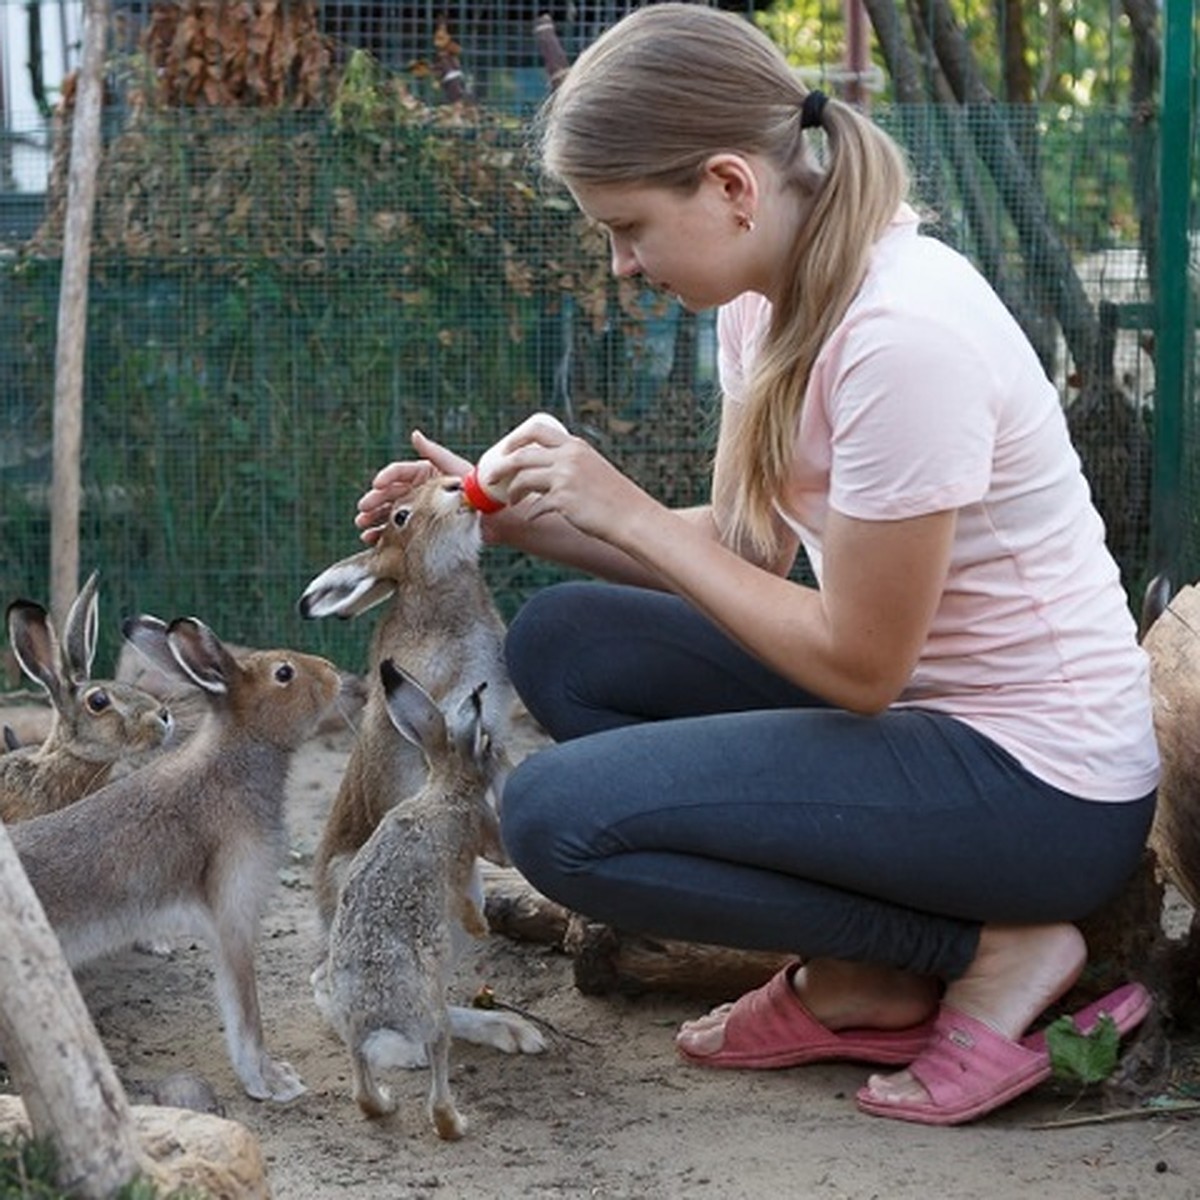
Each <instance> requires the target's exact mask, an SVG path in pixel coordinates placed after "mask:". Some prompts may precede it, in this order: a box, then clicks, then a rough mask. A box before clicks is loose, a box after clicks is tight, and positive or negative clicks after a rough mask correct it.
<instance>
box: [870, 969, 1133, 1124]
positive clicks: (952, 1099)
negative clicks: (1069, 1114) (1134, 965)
mask: <svg viewBox="0 0 1200 1200" xmlns="http://www.w3.org/2000/svg"><path fill="white" fill-rule="evenodd" d="M1151 1006H1152V1000H1151V997H1150V993H1149V992H1148V991H1147V990H1146V989H1145V988H1144V987H1143V986H1142V985H1141V984H1140V983H1129V984H1126V985H1125V986H1124V987H1120V988H1118V989H1117V990H1116V991H1114V992H1110V993H1109V994H1108V995H1107V996H1105V997H1104V998H1103V999H1102V1000H1097V1001H1096V1002H1095V1003H1094V1004H1089V1005H1088V1006H1087V1007H1086V1008H1084V1009H1082V1010H1080V1011H1079V1012H1078V1013H1076V1014H1075V1015H1074V1017H1073V1020H1074V1021H1075V1026H1076V1028H1077V1029H1078V1030H1079V1032H1080V1033H1083V1034H1087V1033H1090V1032H1091V1031H1092V1029H1093V1028H1094V1027H1095V1025H1096V1023H1097V1022H1098V1021H1099V1020H1100V1017H1101V1016H1102V1015H1107V1016H1109V1017H1111V1018H1112V1019H1113V1022H1114V1023H1115V1024H1116V1026H1117V1029H1118V1030H1119V1031H1120V1032H1121V1033H1122V1034H1125V1033H1128V1032H1129V1031H1130V1030H1131V1029H1134V1028H1135V1027H1136V1026H1137V1025H1139V1024H1140V1023H1141V1022H1142V1021H1143V1020H1144V1019H1145V1017H1146V1015H1147V1014H1148V1013H1149V1011H1150V1009H1151ZM935 1026H936V1028H935V1032H934V1036H933V1037H932V1038H931V1039H930V1041H929V1044H928V1045H927V1046H926V1048H925V1049H924V1051H922V1053H921V1055H920V1057H918V1058H916V1059H915V1060H914V1061H913V1062H912V1063H910V1064H909V1067H908V1070H909V1072H910V1073H911V1074H912V1076H913V1078H914V1079H916V1080H917V1081H918V1082H919V1083H920V1084H921V1085H922V1086H923V1087H924V1088H925V1090H926V1091H927V1092H928V1093H929V1098H928V1099H927V1100H901V1101H888V1100H883V1099H880V1098H879V1097H878V1096H876V1095H875V1094H874V1093H873V1092H871V1090H870V1089H869V1088H867V1087H864V1088H860V1089H859V1092H858V1095H857V1103H858V1107H859V1108H860V1109H862V1111H863V1112H866V1113H870V1114H871V1115H872V1116H876V1117H892V1118H894V1119H895V1120H898V1121H916V1122H919V1123H920V1124H922V1125H961V1124H963V1123H965V1122H967V1121H974V1120H975V1119H976V1118H978V1117H982V1116H984V1115H986V1114H987V1113H990V1112H992V1111H994V1110H995V1109H997V1108H999V1107H1001V1105H1004V1104H1007V1103H1008V1102H1009V1101H1010V1100H1015V1099H1016V1098H1017V1097H1018V1096H1021V1095H1023V1094H1024V1093H1025V1092H1028V1091H1030V1090H1032V1089H1033V1088H1035V1087H1036V1086H1037V1085H1038V1084H1039V1083H1043V1082H1044V1081H1045V1080H1047V1079H1049V1078H1050V1072H1051V1065H1050V1054H1049V1051H1048V1049H1047V1047H1046V1037H1045V1034H1044V1033H1043V1032H1041V1031H1038V1032H1037V1033H1032V1034H1029V1035H1027V1036H1026V1037H1024V1038H1022V1039H1021V1040H1020V1041H1019V1042H1014V1041H1012V1040H1010V1039H1009V1038H1006V1037H1003V1036H1002V1035H1001V1034H999V1033H997V1032H996V1031H995V1030H994V1029H993V1028H992V1027H991V1026H990V1025H985V1024H984V1023H983V1022H982V1021H979V1020H976V1019H975V1018H974V1017H969V1016H967V1015H966V1013H961V1012H958V1011H957V1010H956V1009H953V1008H950V1007H949V1006H948V1005H945V1004H943V1005H942V1008H941V1011H940V1012H939V1013H938V1016H937V1020H936V1022H935Z"/></svg>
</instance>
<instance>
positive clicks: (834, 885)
mask: <svg viewBox="0 0 1200 1200" xmlns="http://www.w3.org/2000/svg"><path fill="white" fill-rule="evenodd" d="M537 132H538V135H539V146H540V152H541V162H542V165H543V167H544V169H545V171H546V173H547V174H548V175H549V176H550V177H551V178H552V179H555V180H558V181H560V182H561V183H563V184H565V185H566V187H567V188H569V190H570V191H571V193H572V195H573V196H574V198H575V201H576V202H577V204H578V205H579V207H580V209H581V210H582V211H583V212H584V213H585V214H586V215H587V216H588V217H590V218H591V219H593V220H594V221H596V222H598V223H600V224H601V225H602V226H603V227H604V228H605V229H606V230H607V232H608V235H609V239H610V242H611V249H612V267H613V271H614V273H616V274H618V275H623V276H633V275H640V276H642V277H644V279H645V280H646V281H647V282H648V283H649V284H652V285H655V286H657V287H660V288H662V289H664V290H665V291H667V292H669V293H671V294H673V295H674V296H676V297H677V298H678V299H679V301H680V302H681V303H682V304H683V305H685V306H686V307H688V308H690V309H696V310H699V309H708V308H713V307H717V308H719V317H718V331H719V344H720V377H721V383H722V389H723V406H722V414H721V427H720V434H719V440H718V445H717V449H716V455H715V463H714V473H713V486H712V499H711V504H709V505H708V506H706V507H703V508H699V509H695V510H689V511H672V510H668V509H667V508H665V507H663V506H662V505H660V504H659V503H657V502H656V501H655V500H654V499H653V498H652V497H651V496H649V495H647V494H646V493H645V492H644V491H643V490H641V489H640V488H639V487H638V486H636V485H635V484H634V483H632V482H631V481H630V480H629V479H627V478H625V477H624V476H623V475H621V474H620V473H619V472H618V471H617V470H616V469H615V468H614V467H613V466H612V465H611V464H610V463H608V462H607V461H606V460H605V459H603V458H602V457H601V456H600V455H599V454H598V453H597V452H596V451H595V450H594V449H592V448H591V447H590V446H589V445H588V444H587V443H585V442H584V441H582V440H580V439H578V438H575V437H571V436H570V435H568V434H563V433H558V432H555V431H553V430H545V429H541V430H538V429H534V430H531V432H530V434H529V439H528V441H527V442H526V443H525V444H524V445H523V446H522V447H521V448H520V449H519V450H517V452H516V453H515V454H514V455H513V457H512V458H511V460H510V463H509V467H510V472H509V476H508V479H507V482H508V484H509V488H510V496H511V497H512V500H513V503H512V504H511V506H510V507H509V508H507V509H505V510H504V511H502V512H500V513H497V514H495V515H492V516H488V517H485V518H484V521H485V527H486V536H487V537H488V538H489V539H490V540H492V541H494V542H506V543H509V544H511V545H514V546H518V547H522V548H524V549H526V550H528V551H530V552H532V553H535V554H539V555H542V556H545V557H548V558H551V559H554V560H557V561H560V562H563V563H568V564H572V565H574V566H577V567H582V568H584V569H586V570H588V571H590V572H592V573H593V574H595V575H597V576H600V577H603V578H604V579H605V580H607V581H609V582H605V583H600V582H584V583H572V584H564V585H561V586H557V587H553V588H549V589H547V590H546V591H544V592H542V593H540V594H538V595H537V596H535V597H534V598H533V599H532V600H531V601H530V602H529V603H528V604H527V605H526V606H525V607H524V609H523V610H522V611H521V612H520V613H519V614H518V615H517V617H516V619H515V621H514V622H513V625H512V628H511V630H510V633H509V639H508V660H509V665H510V669H511V672H512V676H513V679H514V682H515V683H516V685H517V687H518V689H519V691H520V693H521V695H522V696H523V698H524V700H525V701H526V703H527V704H528V706H529V708H530V710H531V712H532V713H533V715H534V716H535V717H537V718H538V720H539V721H541V722H542V724H543V725H544V726H545V728H546V729H547V730H548V731H549V732H550V733H551V734H552V735H553V737H554V738H555V739H556V742H557V744H556V745H554V746H552V747H550V748H548V749H547V750H545V751H543V752H541V753H539V754H536V755H534V756H532V757H530V758H528V759H527V760H526V761H525V762H524V763H523V764H522V765H521V766H520V767H519V768H518V769H517V771H516V772H515V773H514V774H513V776H512V777H511V779H510V781H509V783H508V785H507V787H506V790H505V795H504V812H503V829H504V836H505V840H506V843H507V847H508V850H509V852H510V854H511V855H512V858H513V860H514V861H515V862H516V864H517V865H518V866H519V867H520V868H521V870H522V871H523V872H524V873H525V874H526V875H527V876H528V878H529V879H530V880H531V881H532V882H533V883H534V884H535V885H536V886H537V887H538V888H540V889H541V890H542V891H543V892H545V893H546V894H547V895H549V896H552V897H554V898H555V899H556V900H558V901H560V902H561V903H563V904H565V905H568V906H570V907H571V908H574V909H576V910H578V911H581V912H584V913H586V914H588V915H589V916H591V917H592V918H594V919H597V920H600V921H605V922H608V923H610V924H613V925H616V926H621V927H624V928H627V929H636V930H641V931H645V932H649V933H653V934H657V935H660V936H666V937H673V938H680V939H689V940H695V941H702V942H708V943H721V944H726V945H730V946H737V947H743V948H755V949H772V950H785V951H794V952H795V953H796V955H797V956H798V961H797V962H796V963H793V964H792V965H791V966H790V967H789V968H788V969H787V970H786V971H784V972H781V973H780V975H779V976H777V977H776V978H775V979H774V980H772V981H771V982H770V983H769V984H767V985H765V986H764V987H763V988H760V989H758V990H757V991H755V992H753V993H751V994H750V995H749V996H747V997H743V998H742V1000H740V1001H739V1002H737V1003H736V1004H733V1005H726V1006H723V1007H721V1008H719V1009H717V1010H715V1011H714V1012H712V1013H710V1014H708V1015H707V1016H704V1017H701V1018H700V1019H698V1020H696V1021H692V1022H690V1023H688V1024H686V1025H685V1026H684V1027H683V1028H682V1029H681V1030H680V1032H679V1034H678V1035H677V1045H678V1049H679V1051H680V1053H681V1054H682V1055H683V1056H684V1058H685V1059H687V1060H688V1061H689V1062H692V1063H697V1064H705V1065H711V1066H718V1067H780V1066H793V1065H800V1064H803V1063H806V1062H813V1061H818V1060H821V1059H853V1060H861V1061H864V1062H871V1063H877V1064H883V1065H885V1066H886V1065H891V1066H893V1067H902V1068H904V1069H901V1070H896V1071H892V1072H887V1073H879V1074H875V1075H872V1076H870V1078H869V1079H868V1080H867V1082H866V1083H865V1085H864V1087H863V1088H862V1089H861V1091H860V1092H859V1093H858V1104H859V1106H860V1107H861V1108H862V1109H863V1110H865V1111H867V1112H870V1113H873V1114H877V1115H881V1116H889V1117H897V1118H902V1119H906V1120H913V1121H923V1122H929V1123H934V1124H951V1123H957V1122H961V1121H966V1120H970V1119H972V1118H974V1117H977V1116H980V1115H982V1114H983V1113H986V1112H988V1111H991V1110H992V1109H994V1108H996V1107H997V1106H999V1105H1001V1104H1003V1103H1005V1102H1007V1101H1008V1100H1010V1099H1012V1098H1013V1097H1014V1096H1016V1095H1019V1094H1021V1093H1022V1092H1024V1091H1027V1090H1028V1089H1029V1088H1031V1087H1033V1086H1034V1085H1035V1084H1037V1083H1038V1082H1040V1081H1041V1080H1043V1079H1045V1078H1046V1077H1047V1076H1048V1075H1049V1073H1050V1063H1049V1056H1048V1053H1047V1050H1046V1047H1045V1043H1044V1040H1043V1039H1041V1038H1040V1036H1039V1035H1036V1034H1034V1035H1027V1031H1028V1029H1029V1028H1030V1026H1031V1025H1032V1024H1033V1023H1034V1022H1035V1020H1036V1019H1037V1018H1038V1017H1039V1015H1040V1014H1042V1013H1043V1012H1044V1011H1045V1010H1046V1009H1047V1008H1048V1007H1049V1006H1050V1005H1052V1004H1053V1003H1054V1002H1055V1001H1056V1000H1057V999H1058V998H1059V997H1060V996H1061V995H1063V994H1064V993H1065V992H1066V991H1067V989H1068V988H1070V986H1071V985H1072V984H1073V983H1074V982H1075V980H1076V979H1077V977H1078V976H1079V974H1080V971H1081V970H1082V968H1083V965H1084V962H1085V959H1086V947H1085V945H1084V942H1083V938H1082V936H1081V935H1080V933H1079V930H1078V929H1077V927H1076V925H1075V924H1074V923H1073V922H1075V921H1077V920H1078V919H1079V918H1081V917H1083V916H1085V915H1086V914H1087V913H1089V912H1091V911H1092V910H1094V909H1096V908H1097V907H1098V906H1099V905H1101V904H1102V903H1103V902H1104V901H1105V900H1107V899H1108V898H1110V897H1111V896H1113V894H1114V893H1115V892H1116V891H1117V890H1118V889H1119V888H1120V886H1121V884H1122V883H1123V881H1124V880H1125V879H1126V878H1127V877H1128V875H1129V873H1130V871H1131V870H1132V868H1133V867H1134V866H1135V864H1136V863H1137V861H1138V857H1139V854H1140V851H1141V849H1142V846H1143V844H1144V841H1145V837H1146V834H1147V831H1148V829H1149V826H1150V822H1151V818H1152V815H1153V809H1154V799H1155V786H1156V783H1157V777H1158V758H1157V752H1156V748H1155V742H1154V736H1153V728H1152V722H1151V709H1150V692H1149V683H1148V670H1147V661H1146V659H1145V657H1144V655H1143V653H1142V651H1141V650H1140V649H1139V647H1138V646H1137V644H1136V635H1135V628H1134V623H1133V620H1132V617H1131V615H1130V613H1129V611H1128V606H1127V603H1126V598H1125V596H1124V594H1123V592H1122V589H1121V586H1120V583H1119V578H1118V572H1117V568H1116V566H1115V564H1114V562H1113V560H1112V558H1111V557H1110V555H1109V554H1108V552H1107V551H1106V549H1105V544H1104V530H1103V527H1102V524H1101V521H1100V519H1099V517H1098V516H1097V514H1096V512H1095V510H1094V509H1093V507H1092V505H1091V503H1090V500H1089V493H1088V488H1087V484H1086V482H1085V480H1084V478H1083V475H1082V474H1081V471H1080V464H1079V460H1078V458H1077V456H1076V454H1075V453H1074V451H1073V449H1072V447H1071V444H1070V441H1069V439H1068V435H1067V430H1066V425H1065V422H1064V419H1063V414H1062V412H1061V409H1060V406H1059V403H1058V399H1057V396H1056V394H1055V391H1054V389H1053V387H1052V386H1051V384H1050V383H1049V382H1048V381H1047V378H1046V375H1045V373H1044V372H1043V370H1042V368H1041V366H1040V365H1039V362H1038V360H1037V358H1036V356H1035V354H1034V352H1033V350H1032V348H1031V347H1030V345H1029V343H1028V342H1027V341H1026V339H1025V338H1024V336H1023V335H1022V333H1021V331H1020V329H1019V327H1018V326H1017V324H1016V323H1015V322H1014V321H1013V319H1012V317H1011V316H1010V315H1009V313H1008V312H1007V311H1006V310H1005V308H1004V307H1003V305H1002V304H1001V303H1000V302H999V300H998V299H997V298H996V296H995V295H994V294H993V292H992V291H991V290H990V289H989V287H988V285H987V284H986V283H985V281H984V280H983V279H982V278H981V277H980V276H979V275H978V274H977V273H976V271H975V270H974V269H973V268H972V267H971V266H970V265H969V264H968V263H967V262H966V260H965V259H963V258H962V257H960V256H959V255H958V254H956V253H955V252H953V251H952V250H950V249H948V248H947V247H946V246H945V245H943V244H942V243H940V242H938V241H936V240H934V239H932V238H927V237H923V236H922V235H921V233H920V231H919V228H918V218H917V216H916V214H915V213H914V212H913V210H912V209H911V208H910V207H909V206H908V204H907V203H906V193H907V188H908V178H907V173H906V169H905V165H904V161H903V157H902V155H901V154H900V152H899V151H898V149H897V147H896V146H895V144H894V143H893V142H892V141H890V140H889V139H888V138H887V137H886V136H885V135H884V133H883V132H882V131H881V130H880V129H878V128H877V127H876V126H874V125H873V124H872V123H871V122H870V121H869V120H867V119H866V118H864V117H863V116H861V115H860V114H858V113H857V112H856V111H854V110H853V109H852V108H851V107H849V106H847V105H844V104H841V103H839V102H838V101H836V100H832V99H827V98H826V97H825V96H824V95H822V94H821V93H820V92H817V91H807V90H806V89H805V87H804V86H803V85H802V84H801V83H800V82H799V80H798V79H797V77H796V76H795V74H794V73H793V72H792V71H791V70H790V69H789V67H788V66H787V64H786V62H785V60H784V59H783V57H782V56H781V55H780V54H779V53H778V51H777V49H776V48H775V47H774V46H773V45H772V43H771V42H770V41H769V39H767V38H766V37H765V36H763V35H762V34H761V33H759V32H758V31H757V30H755V28H754V27H753V26H752V25H750V24H749V23H748V22H746V21H744V20H743V19H742V18H740V17H737V16H732V15H728V14H725V13H722V12H719V11H717V10H714V9H710V8H707V7H704V6H701V5H688V4H672V3H665V4H655V5H652V6H649V7H646V8H642V9H639V10H637V11H635V12H634V13H633V14H632V15H630V16H628V17H626V18H625V19H623V20H622V21H620V22H619V23H617V24H616V25H615V26H613V27H612V28H611V29H610V30H608V31H607V32H606V33H605V34H604V35H603V36H602V37H600V38H599V39H598V40H597V41H596V42H595V43H594V44H593V45H592V46H591V47H590V48H589V49H588V50H587V51H586V52H585V53H583V54H582V55H581V56H580V57H579V59H578V61H577V62H576V63H575V64H574V66H573V67H572V68H571V70H570V72H569V73H568V75H567V77H566V78H565V80H564V81H563V83H562V84H561V86H560V87H559V89H558V90H557V92H555V93H554V94H553V96H552V97H551V98H550V99H549V101H548V102H547V105H546V108H545V110H544V113H543V114H542V116H541V119H540V121H539V122H538V127H537ZM815 134H817V135H820V136H822V137H823V139H824V142H825V146H826V152H825V154H824V155H823V156H821V157H819V156H818V155H817V153H816V152H815V148H814V146H813V144H812V142H813V141H814V135H815ZM414 445H415V448H416V450H417V452H418V453H419V454H420V455H421V459H422V461H420V462H405V463H393V464H391V465H390V466H388V467H385V468H384V469H383V470H382V471H381V472H380V473H379V475H378V476H377V477H376V479H375V481H374V485H373V487H372V489H371V490H370V491H369V492H368V493H367V494H366V495H365V496H364V497H363V498H362V500H361V501H360V505H359V508H360V512H359V516H358V523H359V525H360V526H361V527H363V528H364V529H367V530H368V531H369V529H370V527H371V526H372V525H373V524H375V523H376V522H377V521H378V520H379V518H380V512H381V507H382V506H383V505H384V504H386V503H387V502H389V501H390V500H392V499H394V498H395V497H396V496H398V495H402V494H403V493H404V491H405V490H406V488H408V487H409V486H410V485H411V482H412V480H413V479H415V478H417V477H419V476H421V475H423V474H425V473H428V472H429V471H431V470H434V469H437V470H441V471H449V472H452V473H456V474H462V473H463V472H464V471H465V470H466V469H467V466H468V464H467V463H466V461H465V460H463V459H461V458H460V457H458V456H457V455H455V454H453V453H451V452H450V451H448V450H446V449H445V448H444V447H442V446H439V445H437V444H435V443H433V442H431V441H430V440H428V439H427V438H424V437H423V436H422V435H420V434H419V433H418V434H414ZM364 536H365V537H370V536H371V534H370V532H367V533H365V534H364ZM801 544H802V545H803V547H804V549H805V550H806V551H807V554H808V557H809V560H810V562H811V564H812V567H813V569H814V571H815V574H816V576H817V577H818V579H819V581H820V586H819V588H816V589H814V588H811V587H807V586H804V585H802V584H800V583H797V582H793V581H792V580H790V579H789V578H787V576H788V572H789V569H790V567H791V566H792V563H793V561H794V558H795V555H796V554H797V551H798V548H799V547H800V545H801ZM1148 1003H1149V1001H1148V996H1147V993H1146V992H1145V990H1144V989H1142V988H1140V987H1138V986H1136V985H1130V986H1128V987H1126V988H1122V989H1120V990H1118V991H1117V992H1115V993H1113V994H1112V995H1111V996H1110V997H1107V998H1106V999H1105V1000H1104V1001H1102V1002H1101V1003H1100V1004H1099V1005H1096V1006H1092V1008H1091V1009H1090V1010H1088V1011H1085V1012H1084V1013H1082V1014H1079V1015H1078V1016H1077V1020H1078V1022H1079V1024H1080V1026H1081V1028H1084V1029H1085V1030H1086V1029H1087V1028H1089V1027H1090V1026H1092V1025H1094V1024H1095V1022H1096V1020H1097V1016H1098V1012H1099V1011H1100V1010H1102V1009H1103V1010H1104V1011H1107V1012H1109V1013H1110V1014H1111V1015H1112V1017H1113V1018H1114V1020H1116V1022H1117V1024H1118V1026H1119V1027H1120V1028H1121V1029H1122V1030H1127V1029H1129V1028H1132V1027H1133V1026H1134V1025H1136V1024H1137V1022H1138V1021H1140V1020H1141V1018H1142V1017H1143V1016H1144V1015H1145V1013H1146V1010H1147V1007H1148Z"/></svg>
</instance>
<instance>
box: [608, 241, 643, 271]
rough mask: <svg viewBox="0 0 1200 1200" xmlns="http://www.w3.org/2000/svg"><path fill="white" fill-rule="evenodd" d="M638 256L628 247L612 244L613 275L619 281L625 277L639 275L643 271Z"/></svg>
mask: <svg viewBox="0 0 1200 1200" xmlns="http://www.w3.org/2000/svg"><path fill="white" fill-rule="evenodd" d="M641 269H642V268H641V264H640V263H639V262H638V260H637V256H636V255H635V254H634V253H633V251H632V250H630V249H629V248H628V247H622V246H619V245H618V244H617V243H616V242H613V244H612V273H613V274H614V275H615V276H616V277H617V278H618V279H619V278H621V277H622V276H625V275H637V274H638V273H639V272H640V271H641Z"/></svg>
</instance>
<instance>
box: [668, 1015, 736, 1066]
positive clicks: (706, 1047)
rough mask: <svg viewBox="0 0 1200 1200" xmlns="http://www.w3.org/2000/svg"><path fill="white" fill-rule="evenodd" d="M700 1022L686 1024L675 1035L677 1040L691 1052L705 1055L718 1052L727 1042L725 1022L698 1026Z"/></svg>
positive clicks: (677, 1042)
mask: <svg viewBox="0 0 1200 1200" xmlns="http://www.w3.org/2000/svg"><path fill="white" fill-rule="evenodd" d="M699 1025H700V1023H699V1022H693V1023H692V1024H691V1025H686V1026H684V1028H683V1029H681V1030H680V1031H679V1033H677V1034H676V1035H675V1042H676V1044H677V1045H679V1046H682V1047H683V1048H684V1049H685V1050H686V1051H687V1052H688V1053H689V1054H694V1055H699V1056H701V1057H703V1056H704V1055H706V1054H716V1052H717V1051H718V1050H720V1049H721V1047H722V1046H723V1045H724V1044H725V1026H724V1023H723V1022H722V1023H720V1024H709V1025H704V1026H702V1027H699V1028H697V1026H699Z"/></svg>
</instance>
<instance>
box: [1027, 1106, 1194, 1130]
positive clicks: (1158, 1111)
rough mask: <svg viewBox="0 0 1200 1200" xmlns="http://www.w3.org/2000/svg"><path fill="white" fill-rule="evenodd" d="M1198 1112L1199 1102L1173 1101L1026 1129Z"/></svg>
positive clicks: (1049, 1122) (1064, 1126)
mask: <svg viewBox="0 0 1200 1200" xmlns="http://www.w3.org/2000/svg"><path fill="white" fill-rule="evenodd" d="M1192 1112H1200V1100H1174V1101H1171V1102H1170V1103H1169V1104H1155V1105H1153V1106H1146V1107H1143V1108H1118V1109H1114V1110H1113V1111H1112V1112H1104V1113H1092V1114H1090V1115H1089V1116H1084V1117H1063V1118H1061V1119H1059V1120H1057V1121H1039V1122H1037V1123H1036V1124H1033V1125H1027V1126H1026V1128H1027V1129H1071V1128H1073V1127H1074V1126H1076V1125H1108V1124H1110V1123H1111V1122H1113V1121H1136V1120H1140V1119H1144V1118H1146V1117H1174V1116H1178V1115H1179V1114H1180V1113H1192Z"/></svg>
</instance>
